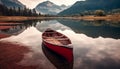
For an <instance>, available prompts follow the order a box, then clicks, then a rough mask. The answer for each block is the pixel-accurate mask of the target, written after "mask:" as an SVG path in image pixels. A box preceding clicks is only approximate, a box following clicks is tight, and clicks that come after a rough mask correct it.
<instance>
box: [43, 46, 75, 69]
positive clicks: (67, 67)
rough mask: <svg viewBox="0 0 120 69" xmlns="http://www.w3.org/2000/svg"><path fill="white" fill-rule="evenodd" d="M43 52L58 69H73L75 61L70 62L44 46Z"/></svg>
mask: <svg viewBox="0 0 120 69" xmlns="http://www.w3.org/2000/svg"><path fill="white" fill-rule="evenodd" d="M42 50H43V53H44V54H45V56H46V57H47V58H48V60H49V61H50V62H51V63H52V64H53V65H54V66H55V67H56V68H57V69H73V61H71V62H68V61H67V60H66V59H65V58H63V57H62V56H60V55H58V54H56V53H55V52H53V51H52V50H50V49H48V48H47V47H46V46H44V45H43V44H42Z"/></svg>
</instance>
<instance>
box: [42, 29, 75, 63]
mask: <svg viewBox="0 0 120 69" xmlns="http://www.w3.org/2000/svg"><path fill="white" fill-rule="evenodd" d="M42 39H43V44H44V45H45V46H46V47H47V48H49V49H51V50H52V51H54V52H56V53H57V54H59V55H61V56H63V57H64V58H65V59H66V60H68V61H69V62H72V60H73V48H72V46H71V41H70V39H69V38H68V37H67V36H65V35H63V34H61V33H59V32H57V31H54V30H52V29H47V30H46V31H45V32H44V33H43V34H42Z"/></svg>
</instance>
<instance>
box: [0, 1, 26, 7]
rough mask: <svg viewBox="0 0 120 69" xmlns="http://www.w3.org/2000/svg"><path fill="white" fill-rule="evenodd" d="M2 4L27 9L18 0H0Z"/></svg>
mask: <svg viewBox="0 0 120 69" xmlns="http://www.w3.org/2000/svg"><path fill="white" fill-rule="evenodd" d="M0 4H3V5H5V6H7V7H21V8H24V7H25V5H23V4H22V3H21V2H20V1H18V0H0Z"/></svg>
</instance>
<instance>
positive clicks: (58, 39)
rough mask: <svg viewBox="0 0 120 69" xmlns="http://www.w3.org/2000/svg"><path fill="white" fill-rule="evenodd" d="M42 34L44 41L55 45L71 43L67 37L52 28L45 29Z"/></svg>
mask: <svg viewBox="0 0 120 69" xmlns="http://www.w3.org/2000/svg"><path fill="white" fill-rule="evenodd" d="M42 36H43V39H44V41H46V42H49V43H52V44H55V45H69V44H71V41H70V39H69V38H68V37H66V36H65V35H63V34H61V33H59V32H56V31H54V30H46V31H45V32H44V33H43V35H42Z"/></svg>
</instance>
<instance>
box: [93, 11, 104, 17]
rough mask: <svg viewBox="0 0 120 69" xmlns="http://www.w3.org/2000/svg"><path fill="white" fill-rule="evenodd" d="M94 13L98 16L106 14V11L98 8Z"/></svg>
mask: <svg viewBox="0 0 120 69" xmlns="http://www.w3.org/2000/svg"><path fill="white" fill-rule="evenodd" d="M94 14H95V15H96V16H105V12H104V11H103V10H96V11H95V12H94Z"/></svg>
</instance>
